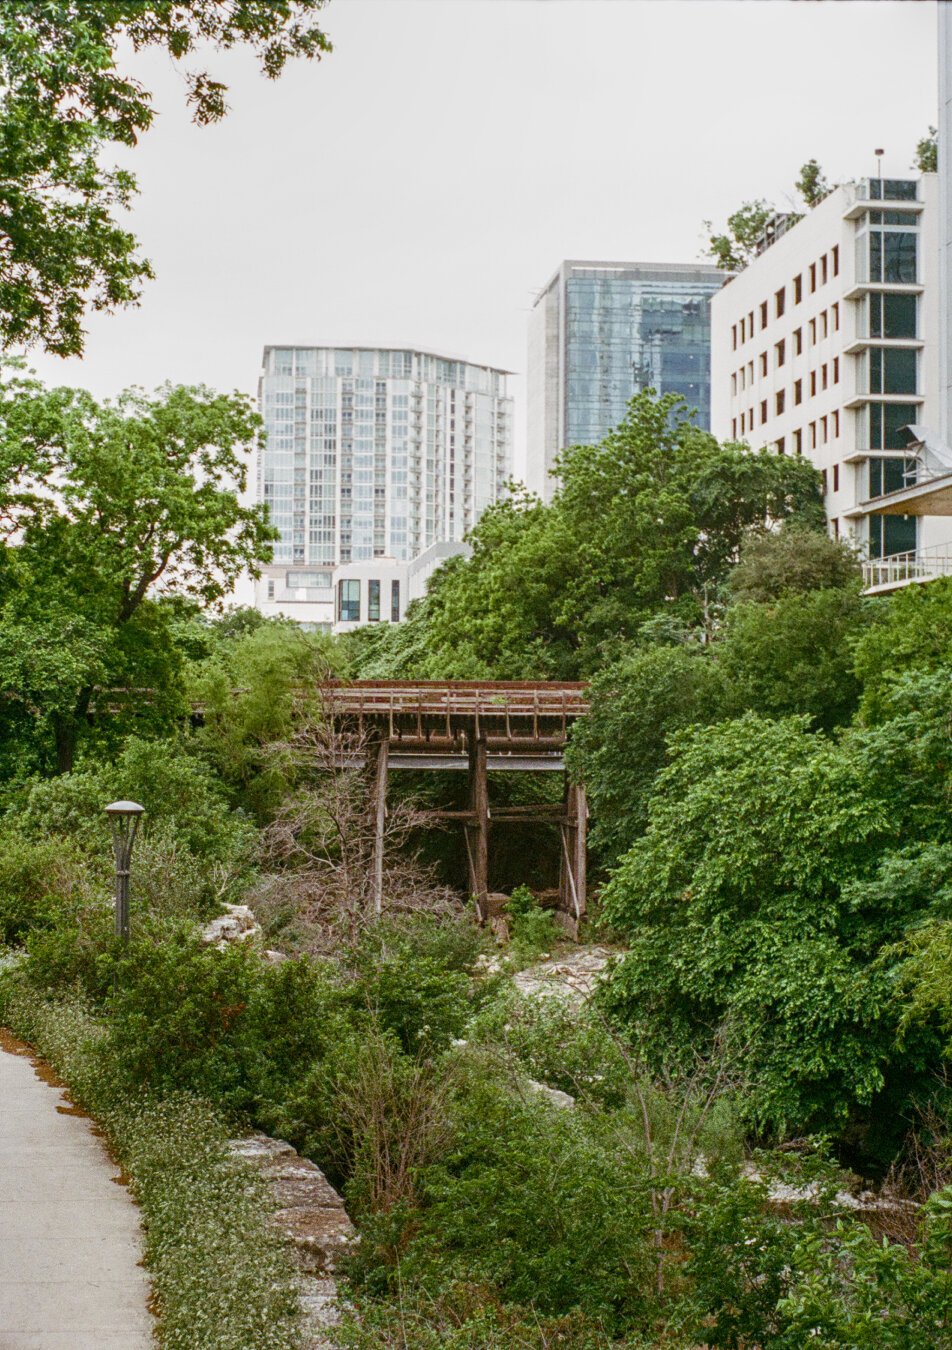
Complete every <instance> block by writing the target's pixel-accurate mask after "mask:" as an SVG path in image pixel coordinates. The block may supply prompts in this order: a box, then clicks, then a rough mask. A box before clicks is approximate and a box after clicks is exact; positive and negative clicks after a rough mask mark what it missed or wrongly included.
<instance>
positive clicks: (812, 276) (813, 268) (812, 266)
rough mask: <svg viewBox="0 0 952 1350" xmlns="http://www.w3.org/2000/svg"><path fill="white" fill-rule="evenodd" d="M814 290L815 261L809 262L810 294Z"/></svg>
mask: <svg viewBox="0 0 952 1350" xmlns="http://www.w3.org/2000/svg"><path fill="white" fill-rule="evenodd" d="M815 290H816V263H811V264H810V294H811V295H812V294H813V292H814V291H815Z"/></svg>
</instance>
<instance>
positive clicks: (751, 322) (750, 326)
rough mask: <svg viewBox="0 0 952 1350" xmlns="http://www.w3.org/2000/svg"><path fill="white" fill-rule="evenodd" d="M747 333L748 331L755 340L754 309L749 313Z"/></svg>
mask: <svg viewBox="0 0 952 1350" xmlns="http://www.w3.org/2000/svg"><path fill="white" fill-rule="evenodd" d="M747 333H748V336H749V337H750V338H751V340H753V336H754V311H753V310H751V311H750V313H749V314H748V315H747Z"/></svg>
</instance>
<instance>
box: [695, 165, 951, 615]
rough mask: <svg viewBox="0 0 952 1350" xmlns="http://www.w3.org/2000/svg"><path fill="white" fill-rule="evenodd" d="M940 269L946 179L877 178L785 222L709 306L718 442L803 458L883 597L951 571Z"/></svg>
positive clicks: (773, 227)
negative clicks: (817, 474) (944, 496)
mask: <svg viewBox="0 0 952 1350" xmlns="http://www.w3.org/2000/svg"><path fill="white" fill-rule="evenodd" d="M938 272H939V226H938V186H937V181H936V175H935V174H925V175H923V176H922V177H921V178H919V179H915V180H912V179H889V178H885V179H884V178H870V179H866V180H863V181H860V182H856V183H847V184H844V185H842V186H840V187H838V188H836V189H835V190H834V191H833V192H831V193H830V194H829V196H827V197H826V198H824V200H823V201H822V202H820V203H819V205H817V206H816V207H814V208H813V210H812V211H809V212H808V213H807V215H806V216H804V217H803V218H802V219H800V220H797V219H796V218H795V217H789V216H778V217H776V218H775V219H774V220H773V221H771V222H770V224H769V225H768V229H767V231H766V233H765V235H764V238H763V240H762V241H761V245H760V251H759V255H758V256H756V257H755V258H754V259H753V260H752V261H751V262H750V263H749V265H748V266H747V267H745V268H744V270H743V271H742V272H740V273H739V274H738V275H737V276H735V277H733V278H732V279H731V280H730V282H729V283H728V284H727V285H725V286H724V288H723V290H721V291H720V292H719V293H718V294H717V296H716V297H715V299H714V301H713V303H712V325H713V344H712V371H711V375H712V429H713V431H714V433H715V435H716V436H718V437H719V438H721V439H731V440H738V441H746V442H747V443H748V444H750V445H751V446H754V447H760V446H767V447H769V448H771V449H773V450H774V451H776V452H777V453H779V454H788V455H805V456H808V457H809V459H810V460H811V461H812V462H813V463H814V464H815V465H816V467H817V468H818V469H819V470H820V471H821V473H822V475H823V483H824V491H825V502H826V510H827V514H828V517H829V521H830V529H831V532H832V533H833V534H834V535H837V536H840V537H847V538H849V539H851V540H852V541H853V542H854V543H855V544H856V545H857V547H858V548H859V550H860V552H861V554H862V556H863V557H864V559H865V570H866V580H867V585H868V587H869V588H870V589H874V590H878V589H890V588H892V587H893V586H895V585H898V584H905V583H906V582H908V581H913V580H923V579H927V578H928V577H929V576H933V575H940V574H943V573H945V572H947V571H948V570H949V559H950V552H952V551H950V548H949V541H950V538H952V523H949V522H947V521H946V520H945V518H944V517H945V514H946V512H945V509H944V507H943V505H942V501H941V492H940V491H938V490H937V489H939V488H941V486H942V483H941V480H942V479H943V478H944V477H946V476H947V475H948V473H949V472H950V470H952V458H950V455H949V452H948V451H947V450H946V449H945V448H944V447H943V446H942V444H941V441H940V438H939V434H938V429H939V426H940V423H941V402H942V399H941V387H940V372H939V285H938ZM947 461H948V463H947ZM945 490H946V491H949V488H948V484H946V485H945Z"/></svg>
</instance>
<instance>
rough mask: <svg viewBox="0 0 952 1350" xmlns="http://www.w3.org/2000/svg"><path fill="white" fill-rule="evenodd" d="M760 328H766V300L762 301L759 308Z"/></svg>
mask: <svg viewBox="0 0 952 1350" xmlns="http://www.w3.org/2000/svg"><path fill="white" fill-rule="evenodd" d="M760 326H761V328H766V327H767V301H766V300H764V301H763V303H762V304H761V306H760Z"/></svg>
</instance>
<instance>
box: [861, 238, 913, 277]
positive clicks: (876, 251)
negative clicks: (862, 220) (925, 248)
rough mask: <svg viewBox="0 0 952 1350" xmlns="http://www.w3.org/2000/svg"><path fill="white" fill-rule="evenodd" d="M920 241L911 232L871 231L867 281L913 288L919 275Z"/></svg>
mask: <svg viewBox="0 0 952 1350" xmlns="http://www.w3.org/2000/svg"><path fill="white" fill-rule="evenodd" d="M918 259H919V239H918V236H917V234H916V232H915V231H914V230H870V232H869V279H870V281H882V282H885V283H887V284H888V285H912V284H914V283H915V281H916V278H917V275H918V270H919V269H918Z"/></svg>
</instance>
